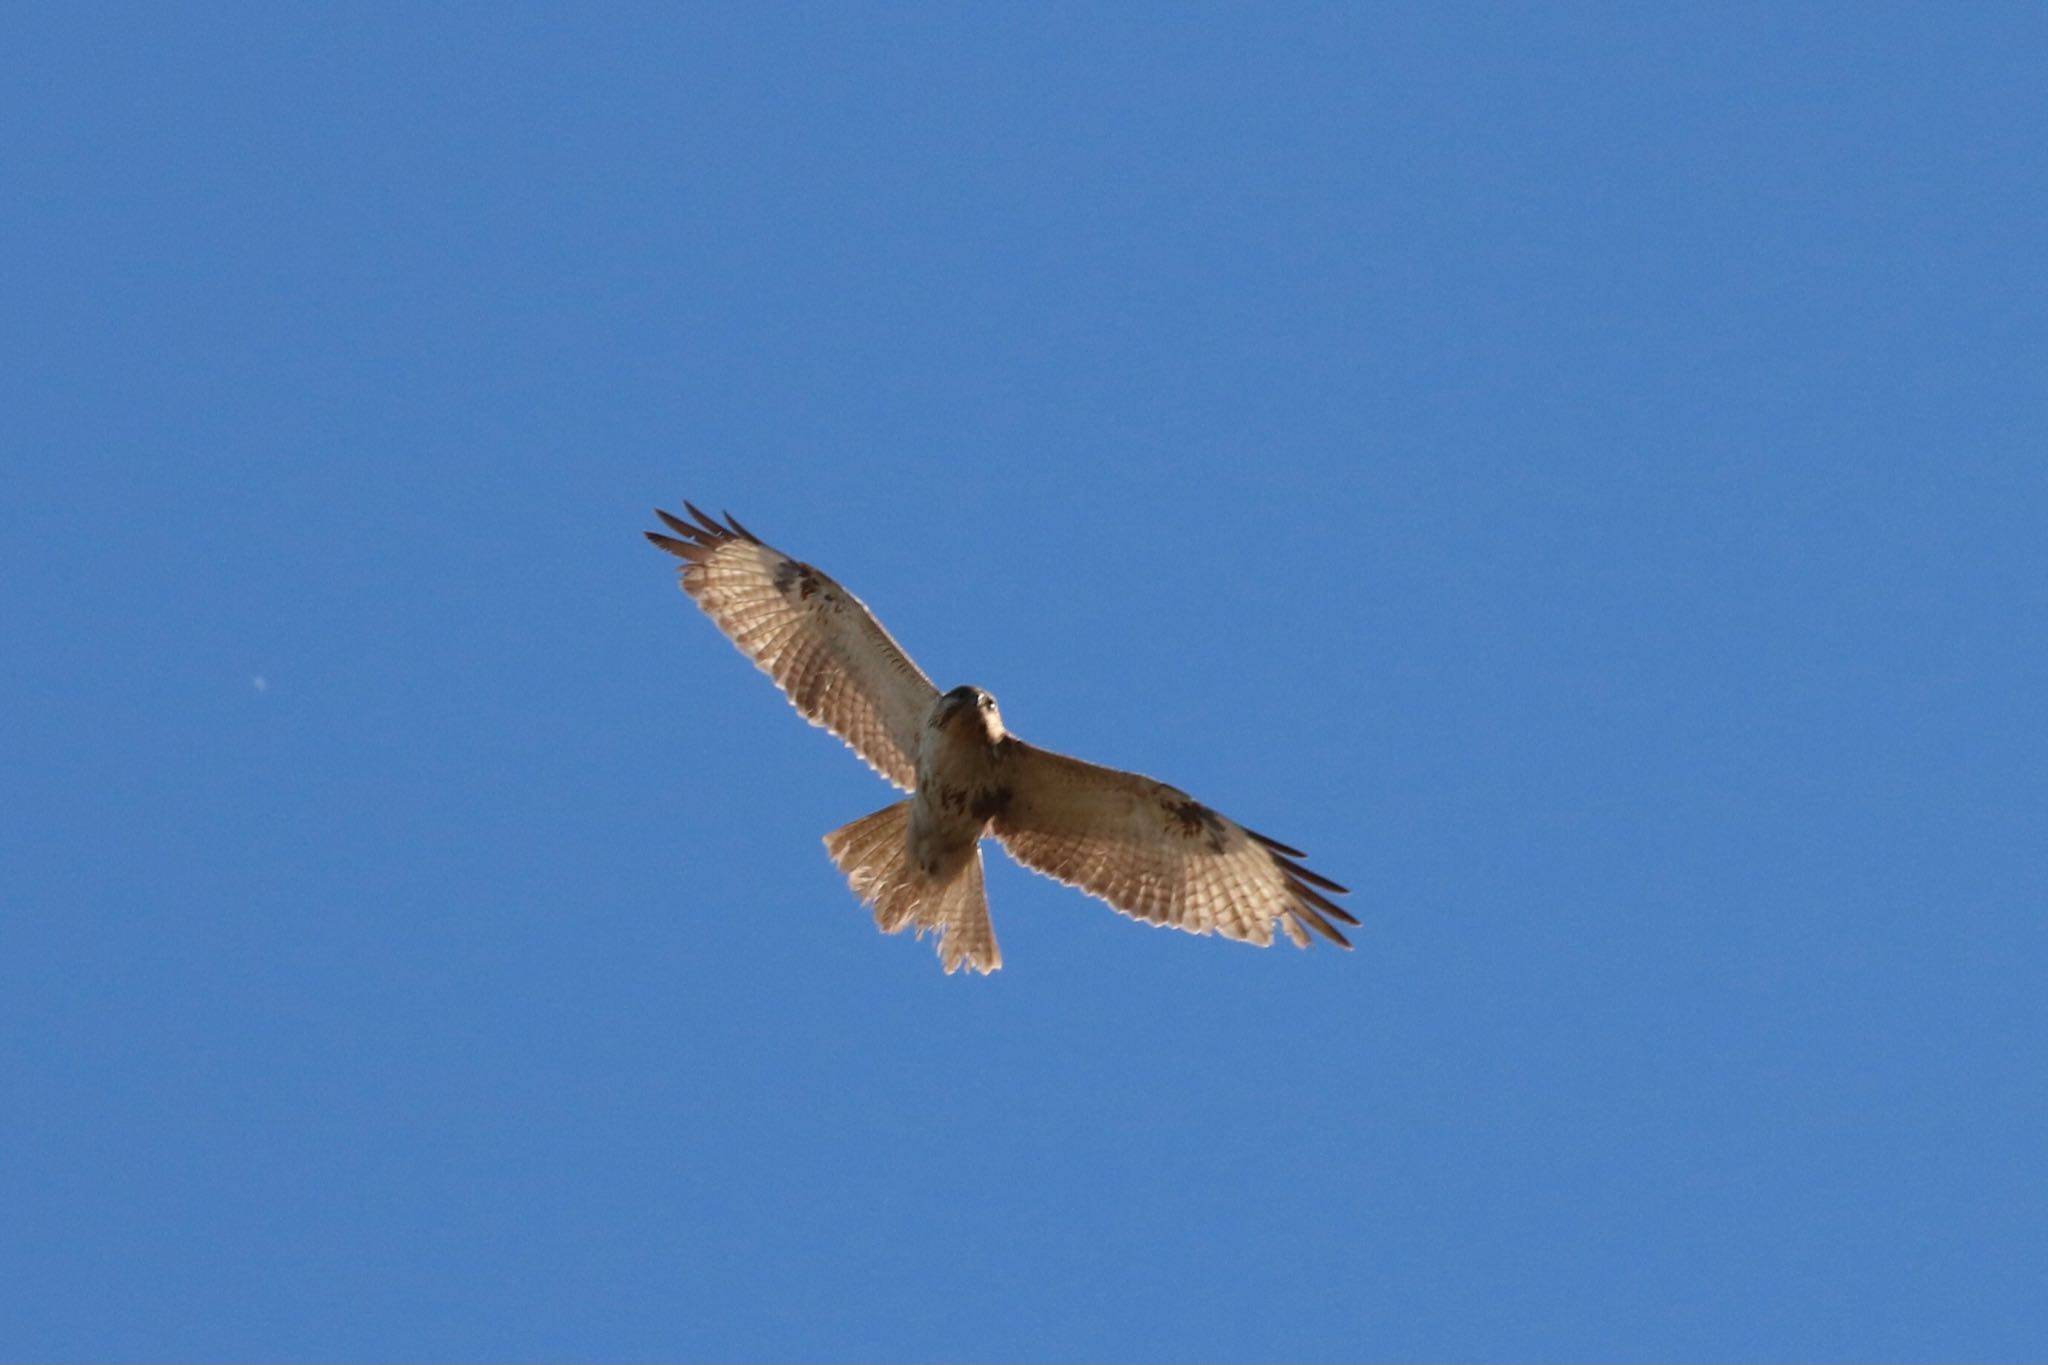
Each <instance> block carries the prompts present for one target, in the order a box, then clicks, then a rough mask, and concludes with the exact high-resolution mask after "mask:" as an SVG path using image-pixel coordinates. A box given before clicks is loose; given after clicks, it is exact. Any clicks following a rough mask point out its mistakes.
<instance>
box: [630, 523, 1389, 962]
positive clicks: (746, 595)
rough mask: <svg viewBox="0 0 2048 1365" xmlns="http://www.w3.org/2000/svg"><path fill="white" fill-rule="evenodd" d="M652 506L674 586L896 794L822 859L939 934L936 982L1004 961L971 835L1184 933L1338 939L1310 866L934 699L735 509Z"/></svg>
mask: <svg viewBox="0 0 2048 1365" xmlns="http://www.w3.org/2000/svg"><path fill="white" fill-rule="evenodd" d="M683 507H684V509H685V510H686V511H687V512H688V513H689V515H690V518H691V519H690V520H685V519H684V518H682V517H677V516H672V515H670V514H669V513H667V512H664V511H661V510H660V509H659V508H657V509H656V510H655V515H656V516H658V517H660V518H661V520H662V522H663V523H664V524H665V525H666V526H667V527H668V529H669V530H670V531H672V532H674V534H673V535H665V534H663V533H662V532H660V531H649V532H647V533H646V535H647V538H648V539H649V540H651V541H653V542H654V543H655V544H656V545H658V546H660V547H661V548H662V549H664V550H666V551H668V552H669V553H670V554H672V555H674V556H675V557H676V558H677V559H680V560H681V561H682V562H683V563H682V569H681V577H682V586H683V591H684V592H687V593H688V594H689V595H690V596H691V597H692V598H694V599H696V602H697V605H698V606H700V607H702V608H703V609H704V612H705V614H706V615H708V616H709V617H710V618H711V619H712V620H713V621H715V622H717V623H718V628H719V629H720V630H722V631H724V632H725V633H726V635H727V636H729V637H730V638H731V639H732V642H733V643H734V644H736V645H738V646H739V647H740V651H741V652H742V653H744V654H745V655H746V656H747V657H748V658H750V659H752V660H753V661H754V663H755V664H756V665H757V666H759V667H760V669H761V671H762V672H764V673H766V674H767V675H768V676H769V677H771V678H773V679H774V680H775V684H776V686H778V687H780V688H781V689H782V690H783V691H784V692H785V693H786V694H788V696H789V700H790V701H791V702H792V703H793V704H794V705H795V706H796V709H797V710H798V711H800V712H801V713H803V715H804V717H805V718H806V719H808V720H809V721H810V722H811V724H813V725H822V726H824V727H825V728H826V729H828V730H830V731H831V732H832V733H833V734H835V735H837V736H839V738H841V739H842V740H844V741H846V743H847V745H848V746H849V747H851V748H852V749H853V751H854V752H855V753H857V754H859V755H860V756H861V758H862V759H864V760H866V762H867V763H868V765H869V766H870V767H872V768H873V769H874V770H875V771H876V772H878V773H880V774H881V775H882V776H883V777H885V778H887V779H888V780H889V781H891V782H893V783H895V784H896V785H897V786H898V787H901V788H902V789H904V790H905V791H908V792H909V793H910V796H909V798H908V799H906V800H902V801H898V802H896V803H895V804H894V805H890V806H884V807H883V808H882V809H881V810H878V811H876V812H875V813H874V814H873V815H868V816H863V817H862V818H860V819H858V820H855V821H854V822H853V823H852V824H849V825H845V826H843V827H841V828H839V829H836V830H834V831H832V832H831V833H830V834H828V835H826V836H825V848H826V850H827V851H828V852H829V853H830V854H831V856H832V861H833V862H834V863H836V864H838V866H839V870H840V871H841V872H843V873H844V874H845V875H846V879H847V880H848V881H849V882H850V883H852V885H853V891H854V894H855V895H856V896H858V897H860V900H861V902H862V903H863V904H864V905H869V906H872V907H873V909H874V914H875V922H876V924H878V925H880V926H881V928H882V931H883V932H884V933H890V934H894V933H900V932H901V931H902V930H904V929H906V928H915V929H916V930H917V935H918V937H919V938H922V937H924V935H925V934H926V933H927V932H929V933H932V934H934V935H936V936H937V942H938V950H939V960H940V961H941V962H942V963H944V964H945V968H946V970H947V971H948V972H953V971H956V970H957V969H959V968H960V967H962V966H966V967H969V968H971V969H973V970H974V971H977V972H984V973H986V972H993V971H995V970H996V969H997V968H998V967H1000V966H1002V965H1003V957H1002V953H1001V951H1000V950H999V949H998V948H997V947H996V936H995V929H994V927H993V926H992V925H991V924H990V923H989V917H988V898H987V896H986V895H985V894H984V892H983V890H982V876H981V840H982V839H983V838H984V837H989V836H992V837H993V838H994V839H995V840H996V841H997V842H998V843H1000V844H1001V845H1002V846H1003V848H1004V849H1005V850H1007V851H1008V853H1009V854H1010V856H1011V857H1013V858H1015V859H1016V860H1017V861H1018V862H1020V863H1023V864H1024V865H1025V866H1026V867H1029V868H1032V869H1033V870H1035V871H1038V872H1043V873H1045V874H1046V875H1047V876H1049V877H1054V878H1056V879H1058V880H1060V881H1063V882H1066V883H1067V884H1068V885H1070V886H1076V887H1079V888H1080V889H1081V890H1083V891H1085V892H1087V893H1088V894H1089V895H1091V896H1097V897H1100V898H1101V899H1103V900H1105V901H1107V902H1109V904H1110V905H1112V906H1114V907H1115V908H1116V909H1117V910H1120V911H1122V912H1123V913H1124V914H1126V915H1129V916H1131V917H1133V918H1135V919H1141V920H1146V921H1149V922H1151V923H1153V924H1163V925H1171V926H1172V927H1173V928H1176V929H1183V930H1186V931H1187V932H1189V933H1192V934H1221V935H1223V936H1224V937H1225V938H1233V939H1238V940H1240V941H1242V942H1245V943H1256V944H1258V945H1260V946H1261V947H1265V946H1268V945H1270V944H1271V943H1272V942H1273V928H1274V926H1275V925H1278V926H1279V927H1280V928H1281V929H1282V930H1283V931H1284V932H1285V933H1286V934H1287V936H1288V937H1289V938H1290V939H1292V940H1293V941H1294V942H1295V943H1296V944H1297V945H1298V946H1300V947H1303V948H1306V947H1308V944H1309V932H1310V931H1311V930H1312V931H1314V932H1315V933H1318V934H1320V935H1322V936H1323V937H1324V938H1327V939H1329V940H1330V941H1331V942H1332V943H1335V944H1337V945H1338V946H1339V947H1344V948H1349V947H1350V946H1351V944H1350V942H1349V941H1348V940H1347V939H1345V937H1344V935H1343V933H1342V932H1340V931H1339V930H1338V929H1337V927H1336V926H1335V925H1334V924H1332V923H1331V921H1332V920H1341V921H1343V922H1344V923H1345V924H1357V923H1358V921H1357V920H1356V919H1355V918H1353V917H1352V915H1351V914H1350V912H1348V911H1346V910H1345V909H1343V908H1342V907H1341V906H1339V905H1337V904H1336V903H1335V902H1333V901H1332V900H1330V898H1329V894H1325V893H1330V894H1335V895H1344V894H1346V890H1345V888H1344V887H1341V886H1339V885H1338V884H1337V883H1335V882H1333V881H1331V880H1330V879H1329V878H1328V877H1324V876H1321V875H1319V874H1317V873H1314V872H1311V871H1309V870H1308V869H1307V868H1306V867H1304V866H1302V865H1301V863H1299V862H1298V861H1296V859H1299V858H1302V857H1305V856H1306V855H1305V854H1303V853H1302V852H1301V850H1299V849H1295V848H1289V847H1288V846H1287V845H1286V844H1283V843H1281V842H1280V841H1279V840H1277V839H1269V838H1267V837H1266V836H1265V835H1263V834H1257V833H1254V832H1253V831H1251V830H1248V829H1246V828H1245V827H1244V826H1243V825H1240V824H1238V823H1237V822H1236V821H1234V820H1231V819H1228V818H1226V817H1224V816H1222V815H1219V814H1217V813H1216V812H1215V811H1213V810H1211V809H1210V808H1209V807H1207V806H1205V805H1203V804H1202V803H1201V802H1199V801H1197V800H1195V799H1194V798H1193V797H1191V796H1189V795H1188V794H1187V793H1186V792H1183V791H1181V790H1179V789H1178V788H1175V787H1169V786H1167V785H1166V784H1165V783H1163V782H1155V781H1153V780H1152V779H1151V778H1149V777H1141V776H1139V775H1138V774H1137V773H1127V772H1120V771H1118V770H1117V769H1115V768H1102V767H1097V766H1096V765H1095V764H1093V763H1084V762H1082V761H1081V760H1080V759H1078V758H1068V757H1067V756H1066V755H1065V754H1056V753H1053V752H1052V751H1051V750H1049V749H1041V748H1039V747H1037V746H1036V745H1033V744H1026V743H1025V742H1024V741H1023V740H1021V739H1018V738H1017V737H1016V736H1015V735H1013V734H1011V733H1010V732H1009V731H1008V730H1006V729H1005V728H1004V727H1003V716H1002V712H1001V711H999V710H998V709H997V708H996V699H995V698H994V697H992V696H990V695H989V694H988V693H987V692H985V691H983V690H982V689H980V688H978V687H956V688H954V689H953V690H952V691H950V692H943V693H942V692H940V691H939V689H938V688H937V687H935V686H933V684H932V681H931V679H929V678H927V677H926V676H925V675H924V673H923V671H922V670H920V669H919V668H918V666H917V665H916V664H914V663H912V662H911V661H910V656H909V655H907V654H905V653H904V652H903V649H902V647H901V646H900V645H898V644H897V643H896V641H895V640H894V639H892V638H891V637H890V635H889V632H888V631H886V630H884V629H882V623H881V622H879V621H877V620H876V619H875V618H874V615H873V614H872V613H871V612H869V611H868V609H867V607H866V606H864V605H863V604H862V603H861V600H860V599H859V598H857V597H855V596H854V595H853V594H852V593H850V592H848V591H847V590H846V589H845V588H842V587H841V586H839V584H838V583H837V582H835V581H834V580H833V579H831V578H829V577H827V576H826V575H825V574H824V573H823V572H821V571H819V570H818V569H815V568H813V567H811V566H810V565H809V564H805V563H803V562H802V561H800V560H796V559H792V558H790V557H789V556H788V555H786V554H784V553H782V552H781V551H780V550H777V549H774V548H772V547H770V546H769V545H768V544H766V543H765V542H764V541H762V540H761V538H760V537H758V536H756V535H755V534H754V533H753V532H751V531H749V530H748V529H747V528H746V527H744V526H742V525H741V524H740V523H739V521H738V519H737V518H735V517H733V516H732V515H731V514H730V513H728V514H727V515H726V519H725V520H724V521H723V522H720V521H718V520H717V519H715V518H713V517H709V516H706V515H705V514H704V513H703V512H701V511H699V510H698V509H697V508H696V507H695V506H694V505H692V504H690V503H688V502H685V503H684V504H683Z"/></svg>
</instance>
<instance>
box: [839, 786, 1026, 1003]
mask: <svg viewBox="0 0 2048 1365" xmlns="http://www.w3.org/2000/svg"><path fill="white" fill-rule="evenodd" d="M825 850H826V851H827V852H828V853H830V854H831V855H832V861H833V862H835V863H837V864H838V865H839V870H840V871H841V872H844V873H845V874H846V880H847V881H848V882H850V883H852V885H853V893H854V894H855V895H856V896H859V897H860V899H861V903H862V904H863V905H869V906H873V907H874V911H875V923H876V924H877V925H878V926H880V928H881V930H882V932H883V933H885V934H897V933H901V932H902V931H903V930H905V929H908V928H915V929H916V930H917V936H918V937H919V938H923V937H924V936H925V934H926V933H927V932H929V933H932V934H935V935H937V936H938V948H939V960H940V961H941V962H943V963H944V964H945V967H946V970H947V971H948V972H954V971H958V970H959V969H960V967H961V966H962V965H965V966H967V967H970V968H972V969H973V970H975V971H977V972H992V971H994V970H995V969H996V968H998V967H1000V966H1002V965H1003V954H1002V951H1001V949H999V948H998V947H997V946H996V931H995V926H994V925H992V924H991V923H989V918H988V895H987V893H986V892H985V891H984V889H983V887H982V880H981V850H980V849H979V848H977V849H975V850H974V851H973V854H972V855H971V856H970V857H969V858H968V859H967V862H966V864H965V865H964V866H963V867H962V868H961V869H960V871H959V872H957V873H955V874H954V876H953V877H952V878H951V879H950V880H948V881H943V882H940V881H934V880H933V879H931V878H929V877H927V876H925V874H924V872H923V871H922V870H921V869H919V868H918V867H917V866H916V865H915V864H913V863H912V862H911V860H910V802H908V801H898V802H897V803H896V804H895V805H893V806H884V807H883V808H882V809H880V810H878V811H876V812H875V813H874V814H873V815H864V816H862V817H861V818H860V819H858V820H855V821H854V822H853V823H852V824H849V825H842V826H840V827H839V828H838V829H835V830H833V831H832V832H831V833H830V834H828V835H826V836H825Z"/></svg>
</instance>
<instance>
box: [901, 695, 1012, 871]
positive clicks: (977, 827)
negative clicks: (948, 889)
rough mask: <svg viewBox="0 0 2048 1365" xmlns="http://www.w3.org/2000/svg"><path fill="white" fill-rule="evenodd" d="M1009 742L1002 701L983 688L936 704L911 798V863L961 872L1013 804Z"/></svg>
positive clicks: (922, 867) (926, 728)
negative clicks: (999, 705)
mask: <svg viewBox="0 0 2048 1365" xmlns="http://www.w3.org/2000/svg"><path fill="white" fill-rule="evenodd" d="M1008 738H1009V736H1008V735H1006V734H1005V733H1004V732H1003V722H1002V717H1001V715H1000V714H998V713H997V711H996V709H995V698H994V697H991V696H989V695H988V693H986V692H983V691H980V690H979V689H977V688H972V687H958V688H955V689H954V690H953V691H951V692H948V693H947V694H946V695H945V696H943V697H941V698H939V700H938V703H937V704H936V705H934V706H933V707H932V713H931V715H930V717H929V718H928V719H927V720H926V721H925V726H924V732H923V733H922V734H921V735H920V736H919V738H918V745H917V787H916V789H915V792H914V794H913V795H912V797H911V799H910V861H911V862H912V863H914V864H916V866H917V868H918V870H919V871H921V872H923V873H924V874H925V875H926V876H927V877H931V878H934V879H936V880H940V881H944V880H947V879H949V878H951V877H952V876H953V875H955V874H956V873H957V872H958V871H959V870H960V867H961V865H962V864H963V863H965V862H966V861H967V855H968V854H970V853H972V852H973V851H974V849H975V847H976V846H977V845H978V844H979V843H980V842H981V836H982V834H983V833H984V832H985V831H986V830H987V829H988V824H989V821H991V820H993V819H994V818H995V817H996V815H997V814H998V813H999V812H1000V811H1001V810H1002V809H1003V807H1004V806H1005V805H1006V804H1008V802H1009V799H1010V791H1009V787H1008V786H1007V785H1006V776H1007V768H1008V763H1007V761H1006V760H1007V758H1008V755H1007V753H1006V752H1005V750H1004V743H1003V742H1004V741H1005V740H1007V739H1008Z"/></svg>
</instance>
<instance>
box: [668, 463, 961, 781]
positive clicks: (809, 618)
mask: <svg viewBox="0 0 2048 1365" xmlns="http://www.w3.org/2000/svg"><path fill="white" fill-rule="evenodd" d="M683 507H684V508H685V509H686V510H687V511H688V512H689V514H690V515H691V516H692V517H694V518H695V521H685V520H683V519H682V518H681V517H675V516H670V515H669V514H668V513H667V512H663V511H661V510H660V509H659V508H657V509H656V510H655V515H656V516H658V517H660V518H661V519H662V521H664V522H665V523H667V525H668V528H669V529H670V530H671V531H674V532H675V534H674V535H672V536H669V535H663V534H662V533H661V532H659V531H649V532H647V533H646V534H647V538H648V539H649V540H651V541H653V542H654V543H655V544H656V545H659V546H660V547H661V548H662V549H664V550H667V551H668V552H669V553H670V554H672V555H674V556H675V557H676V558H678V559H680V560H682V561H683V568H682V580H683V591H684V592H687V593H688V594H690V596H692V597H694V598H696V599H697V605H698V606H700V607H702V608H704V613H705V615H707V616H709V617H710V618H711V619H712V620H714V621H716V622H717V623H718V628H719V629H720V630H722V631H724V632H725V633H726V634H727V635H728V636H730V637H732V642H733V643H734V644H736V645H738V646H739V647H740V650H741V651H742V652H743V653H745V654H746V656H747V657H748V658H750V659H752V660H753V661H754V662H755V663H756V664H758V665H759V666H760V668H761V671H762V672H763V673H766V674H767V675H768V676H769V677H771V678H773V679H775V685H776V686H777V687H780V688H781V689H782V690H783V691H784V692H786V693H788V694H789V699H790V701H791V702H792V703H793V704H794V705H795V706H796V709H797V710H799V711H801V712H802V713H803V714H804V717H805V718H806V719H808V720H809V721H810V722H811V724H813V725H822V726H824V727H825V728H826V729H828V730H830V731H831V732H832V733H833V734H835V735H837V736H839V737H840V738H841V739H843V740H845V741H846V742H847V744H848V745H850V746H851V747H852V749H853V751H854V752H855V753H857V754H859V755H860V756H861V757H862V758H864V759H866V760H867V762H868V764H869V765H870V766H871V767H873V768H874V770H875V771H876V772H878V773H880V774H881V775H882V776H884V777H886V778H888V779H889V780H890V781H891V782H894V783H895V784H896V785H897V786H899V787H902V788H904V789H905V790H906V791H907V790H909V789H910V788H911V787H912V786H914V785H915V784H916V781H917V736H918V732H919V730H921V729H922V728H923V727H924V722H925V717H926V716H928V715H929V714H930V713H931V709H932V703H934V702H936V701H937V700H938V699H939V690H938V689H937V688H936V687H933V686H932V681H931V679H930V678H927V677H926V676H925V675H924V674H923V672H921V671H920V670H919V669H918V666H917V665H916V664H914V663H912V662H911V661H910V656H909V655H907V654H905V653H904V652H903V649H902V647H901V646H899V645H898V644H897V643H896V642H895V641H894V640H893V639H891V638H889V632H888V631H886V630H883V629H882V624H881V622H879V621H877V620H875V618H874V616H873V614H872V613H870V612H869V611H868V609H867V608H866V607H865V606H864V605H862V603H861V600H860V599H859V598H858V597H855V596H854V595H853V594H852V593H850V592H848V591H847V590H846V589H845V588H842V587H840V586H839V584H837V583H835V582H834V581H833V580H832V579H831V578H829V577H828V576H826V575H825V574H823V573H820V572H819V571H818V570H816V569H814V568H812V567H811V566H810V565H808V564H805V563H802V562H800V561H798V560H794V559H791V558H790V557H789V556H788V555H786V554H784V553H782V552H781V551H780V550H777V549H773V548H771V547H770V546H768V545H765V544H763V543H762V542H761V540H760V539H759V537H757V536H755V535H754V533H753V532H751V531H749V530H748V529H747V528H746V527H744V526H742V525H740V524H739V522H738V520H736V519H735V518H733V517H732V516H731V515H728V516H727V517H726V519H725V524H723V525H721V524H720V523H718V522H717V521H715V520H713V519H712V518H711V517H708V516H706V515H705V514H704V513H702V512H700V511H698V510H697V508H696V507H694V506H692V505H691V504H690V503H687V502H686V503H684V504H683Z"/></svg>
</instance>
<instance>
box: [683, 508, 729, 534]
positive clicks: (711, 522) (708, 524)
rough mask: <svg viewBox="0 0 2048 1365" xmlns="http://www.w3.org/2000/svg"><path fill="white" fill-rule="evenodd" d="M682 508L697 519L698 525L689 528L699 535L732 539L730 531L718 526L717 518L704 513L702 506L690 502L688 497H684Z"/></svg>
mask: <svg viewBox="0 0 2048 1365" xmlns="http://www.w3.org/2000/svg"><path fill="white" fill-rule="evenodd" d="M683 510H684V511H686V512H688V513H689V514H690V515H691V516H693V517H695V518H696V519H697V521H698V525H696V526H694V527H692V528H691V529H692V530H694V531H695V532H696V533H697V534H698V535H699V536H701V537H708V538H709V539H711V540H731V539H732V532H730V531H728V530H726V529H725V528H724V527H723V526H720V525H719V524H718V519H717V518H716V517H713V516H711V515H709V514H708V513H706V512H705V511H704V509H703V508H701V507H699V506H698V505H697V504H696V503H694V502H691V501H690V500H689V499H688V498H685V499H684V500H683Z"/></svg>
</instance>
